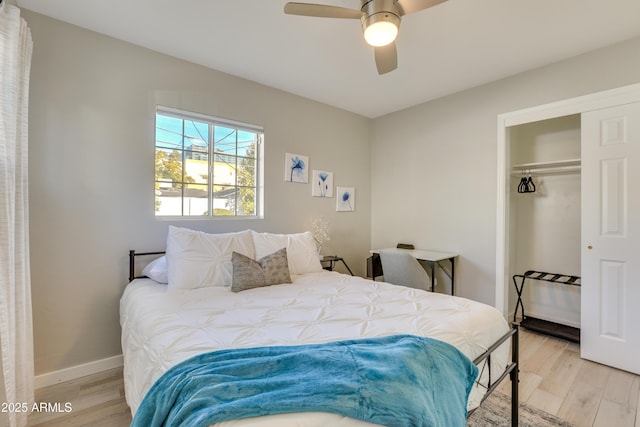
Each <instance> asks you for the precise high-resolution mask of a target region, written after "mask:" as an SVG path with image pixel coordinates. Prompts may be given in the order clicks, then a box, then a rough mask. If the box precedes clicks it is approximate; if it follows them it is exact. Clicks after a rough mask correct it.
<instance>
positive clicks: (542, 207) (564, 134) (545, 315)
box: [506, 114, 581, 342]
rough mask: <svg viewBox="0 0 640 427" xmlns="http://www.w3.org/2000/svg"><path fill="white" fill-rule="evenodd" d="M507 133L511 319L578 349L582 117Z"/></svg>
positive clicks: (523, 126)
mask: <svg viewBox="0 0 640 427" xmlns="http://www.w3.org/2000/svg"><path fill="white" fill-rule="evenodd" d="M507 132H508V137H507V141H508V145H509V146H508V150H507V152H508V157H507V159H506V160H507V165H508V169H509V175H510V179H508V180H507V181H508V185H509V188H508V198H509V204H508V206H509V211H508V215H509V231H508V236H509V245H508V246H509V252H508V254H507V257H508V271H509V278H511V280H510V283H509V284H508V285H509V287H510V289H509V294H510V298H509V313H512V314H513V318H512V319H513V320H515V321H520V322H521V323H522V326H523V327H525V328H528V329H531V330H535V331H537V332H542V333H546V334H549V335H554V336H558V337H560V338H564V339H568V340H571V341H575V342H579V340H580V274H581V265H580V259H581V176H580V147H581V140H580V138H581V115H580V114H573V115H568V116H563V117H556V118H552V119H547V120H540V121H535V122H530V123H524V124H519V125H515V126H511V127H509V128H508V129H507Z"/></svg>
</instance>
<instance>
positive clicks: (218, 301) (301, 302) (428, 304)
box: [120, 227, 518, 427]
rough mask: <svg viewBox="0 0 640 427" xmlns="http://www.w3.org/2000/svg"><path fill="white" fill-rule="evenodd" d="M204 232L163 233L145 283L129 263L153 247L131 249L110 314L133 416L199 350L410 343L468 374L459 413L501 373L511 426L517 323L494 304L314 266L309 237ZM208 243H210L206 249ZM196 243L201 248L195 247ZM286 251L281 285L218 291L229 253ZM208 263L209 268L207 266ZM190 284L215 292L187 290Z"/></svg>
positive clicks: (242, 423)
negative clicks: (436, 349)
mask: <svg viewBox="0 0 640 427" xmlns="http://www.w3.org/2000/svg"><path fill="white" fill-rule="evenodd" d="M239 234H240V235H241V237H239V236H238V235H239ZM211 236H221V235H208V234H206V233H201V232H193V231H192V230H186V229H179V228H177V227H170V231H169V236H168V238H167V251H166V256H161V257H160V258H157V259H156V260H154V262H153V263H150V264H148V265H147V266H146V267H145V269H144V271H143V276H151V277H152V278H149V277H138V278H136V277H135V276H136V275H135V273H134V271H135V269H136V259H139V258H138V257H140V256H142V255H144V256H149V255H156V256H158V255H162V252H146V253H136V252H135V251H131V252H130V280H131V282H130V283H129V284H128V285H127V287H126V288H125V291H124V293H123V296H122V299H121V304H120V319H121V325H122V347H123V355H124V379H125V395H126V399H127V403H128V404H129V406H130V408H131V411H132V413H133V414H134V420H135V414H136V413H137V412H138V410H139V408H140V406H141V404H142V402H143V401H144V399H145V396H146V395H147V394H151V393H150V390H154V388H153V387H154V384H156V383H157V382H159V379H160V378H164V377H165V376H167V372H168V371H171V370H172V368H174V369H175V367H176V366H181V364H183V363H185V361H191V360H193V359H194V358H197V357H198V355H202V354H208V353H210V352H216V353H220V352H223V351H230V350H233V351H238V350H242V349H245V350H247V351H248V350H252V349H255V348H280V347H285V348H296V346H313V345H318V346H324V345H331V344H333V343H336V342H338V343H343V342H351V341H350V340H360V339H369V340H376V339H385V338H388V337H396V336H410V337H420V338H421V337H429V338H428V339H433V340H434V341H438V342H440V341H441V342H444V343H448V344H450V345H452V346H453V347H455V349H457V351H459V352H460V353H461V354H464V355H465V356H466V357H467V358H468V359H470V360H472V361H473V363H474V364H475V365H476V366H477V367H478V369H477V372H478V374H477V380H476V381H475V382H474V383H473V386H472V388H471V390H470V392H469V394H468V400H467V402H466V408H464V410H465V411H464V412H465V416H466V412H467V411H469V412H472V411H473V410H475V409H476V408H477V407H478V406H479V405H480V404H481V403H482V401H483V400H484V399H485V398H486V397H487V396H488V394H489V393H490V392H491V391H492V390H493V389H495V387H496V386H497V384H499V383H500V381H502V380H503V379H504V378H506V377H507V376H510V377H511V380H512V382H513V384H512V425H517V353H518V349H517V327H516V328H511V327H510V326H509V325H508V324H507V322H506V321H505V320H504V318H503V317H502V315H501V314H500V313H499V312H498V311H497V310H495V309H494V308H492V307H490V306H487V305H484V304H480V303H478V302H475V301H471V300H467V299H464V298H459V297H452V296H449V295H443V294H436V293H430V292H426V291H422V290H417V289H412V288H406V287H400V286H395V285H391V284H388V283H384V282H377V281H372V280H367V279H364V278H360V277H354V276H348V275H344V274H340V273H337V272H331V271H326V270H323V269H322V267H321V266H320V265H319V262H318V257H317V254H316V255H315V258H312V259H309V257H310V256H311V255H312V254H311V253H310V252H309V251H311V245H310V243H309V242H313V240H309V239H310V238H311V239H312V237H311V236H310V235H308V233H300V234H296V235H275V234H269V233H255V232H252V231H247V232H242V233H227V234H225V235H223V237H221V238H220V237H211ZM211 239H214V240H216V239H218V240H216V241H214V242H213V244H212V243H211V241H212V240H211ZM220 239H222V240H220ZM225 239H226V240H225ZM234 239H235V240H240V241H241V242H240V244H238V243H237V242H234ZM200 240H203V241H205V244H202V242H200V243H195V244H194V241H200ZM221 241H224V242H222V243H221ZM230 242H231V243H230ZM194 246H195V249H194ZM283 248H284V249H283ZM285 249H286V251H285V252H286V253H287V254H289V257H288V259H286V261H285V263H286V264H287V267H288V270H289V276H290V279H291V280H290V282H291V283H279V281H280V280H281V279H276V280H277V282H278V283H276V284H271V285H266V286H249V287H248V288H243V289H241V290H240V291H237V289H236V291H232V290H231V289H232V287H230V286H228V285H229V281H230V280H231V281H232V282H233V283H232V286H235V285H236V284H237V283H236V277H235V276H240V273H239V271H240V269H239V268H236V267H237V265H236V263H235V258H234V261H233V263H232V262H231V254H233V253H234V252H235V254H233V256H234V257H235V256H237V253H238V252H244V253H245V254H244V256H246V257H247V258H249V259H255V260H260V259H265V258H267V257H268V256H270V255H269V254H271V253H274V252H279V250H285ZM265 255H266V256H265ZM212 258H215V259H216V260H218V261H219V262H218V263H217V264H216V265H214V266H213V267H212V265H211V259H212ZM281 261H282V260H280V262H281ZM254 262H255V261H254ZM167 265H168V267H167ZM203 265H206V266H207V267H206V268H203ZM258 269H259V268H258ZM184 270H187V272H185V271H184ZM205 270H206V271H205ZM265 271H266V270H265ZM234 273H235V275H234ZM230 276H231V277H230ZM153 279H155V280H153ZM198 281H200V284H202V283H203V281H204V282H208V283H214V282H215V283H218V284H220V285H216V286H199V285H198V286H193V283H195V282H198ZM163 282H164V283H163ZM181 282H182V283H187V285H183V286H178V288H177V289H175V286H174V288H173V289H172V286H171V284H172V283H181ZM285 282H286V281H285ZM167 283H169V284H167ZM242 285H246V281H245V282H243V283H242ZM358 342H360V341H358ZM147 398H148V397H147ZM155 405H156V406H160V405H158V404H157V403H156V404H155ZM374 412H375V408H374ZM213 425H215V426H216V427H223V426H224V427H247V426H252V427H271V426H279V427H289V426H291V427H293V426H309V427H316V426H317V427H320V426H342V427H365V426H374V425H380V424H375V423H371V422H368V421H366V420H359V419H354V418H351V417H349V416H345V415H344V414H340V413H334V412H322V411H304V412H286V413H274V414H266V415H261V416H252V417H245V418H239V419H228V420H225V421H221V422H218V423H214V424H213Z"/></svg>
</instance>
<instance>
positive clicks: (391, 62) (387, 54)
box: [375, 42, 398, 74]
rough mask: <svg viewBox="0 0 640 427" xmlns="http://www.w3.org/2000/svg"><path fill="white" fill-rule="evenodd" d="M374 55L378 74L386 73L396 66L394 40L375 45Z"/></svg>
mask: <svg viewBox="0 0 640 427" xmlns="http://www.w3.org/2000/svg"><path fill="white" fill-rule="evenodd" d="M375 57H376V67H377V68H378V74H386V73H388V72H389V71H393V70H395V69H396V68H398V51H397V49H396V43H395V42H393V43H390V44H388V45H386V46H379V47H376V48H375Z"/></svg>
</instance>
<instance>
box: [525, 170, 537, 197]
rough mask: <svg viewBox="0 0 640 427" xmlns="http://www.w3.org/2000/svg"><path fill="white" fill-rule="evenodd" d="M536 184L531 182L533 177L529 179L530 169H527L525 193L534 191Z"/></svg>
mask: <svg viewBox="0 0 640 427" xmlns="http://www.w3.org/2000/svg"><path fill="white" fill-rule="evenodd" d="M535 192H536V185H535V184H534V183H533V179H531V171H529V178H528V179H527V193H535Z"/></svg>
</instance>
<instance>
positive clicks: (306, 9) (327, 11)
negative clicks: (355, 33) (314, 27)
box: [284, 2, 362, 19]
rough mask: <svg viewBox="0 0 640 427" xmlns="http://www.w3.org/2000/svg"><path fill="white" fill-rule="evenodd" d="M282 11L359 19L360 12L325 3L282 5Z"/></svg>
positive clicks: (290, 3)
mask: <svg viewBox="0 0 640 427" xmlns="http://www.w3.org/2000/svg"><path fill="white" fill-rule="evenodd" d="M284 13H286V14H288V15H302V16H317V17H320V18H350V19H360V18H361V17H362V12H361V11H360V10H356V9H348V8H346V7H339V6H329V5H326V4H312V3H295V2H289V3H287V4H285V5H284Z"/></svg>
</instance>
